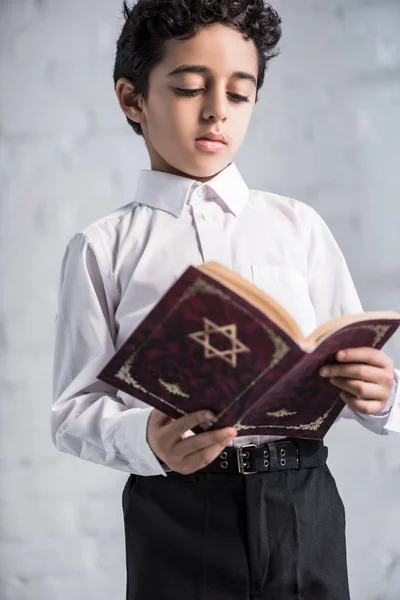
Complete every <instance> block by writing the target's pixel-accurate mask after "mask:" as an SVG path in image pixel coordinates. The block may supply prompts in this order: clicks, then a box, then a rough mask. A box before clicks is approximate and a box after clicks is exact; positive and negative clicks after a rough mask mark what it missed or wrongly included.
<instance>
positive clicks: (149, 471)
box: [113, 407, 167, 477]
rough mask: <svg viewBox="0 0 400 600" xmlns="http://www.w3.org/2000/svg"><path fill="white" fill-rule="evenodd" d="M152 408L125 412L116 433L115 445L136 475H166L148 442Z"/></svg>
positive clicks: (132, 409)
mask: <svg viewBox="0 0 400 600" xmlns="http://www.w3.org/2000/svg"><path fill="white" fill-rule="evenodd" d="M152 410H153V408H152V407H150V408H131V409H128V410H126V411H124V412H123V413H122V415H121V418H120V419H119V421H118V425H117V427H116V429H115V432H114V440H113V444H114V447H115V448H116V449H117V451H118V452H119V453H120V454H122V455H123V456H124V457H125V458H126V460H127V461H128V462H129V466H130V469H131V473H134V474H135V475H144V476H150V475H164V476H165V477H166V476H167V474H166V472H165V470H164V469H163V467H162V466H161V463H160V461H159V460H158V458H157V457H156V455H155V454H154V452H153V451H152V449H151V448H150V446H149V443H148V441H147V423H148V420H149V417H150V413H151V411H152Z"/></svg>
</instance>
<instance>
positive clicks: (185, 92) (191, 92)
mask: <svg viewBox="0 0 400 600" xmlns="http://www.w3.org/2000/svg"><path fill="white" fill-rule="evenodd" d="M175 92H177V94H179V95H180V96H192V97H193V96H197V95H198V94H199V93H200V92H201V90H187V89H185V88H175Z"/></svg>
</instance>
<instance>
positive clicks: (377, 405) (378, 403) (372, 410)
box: [340, 392, 385, 415]
mask: <svg viewBox="0 0 400 600" xmlns="http://www.w3.org/2000/svg"><path fill="white" fill-rule="evenodd" d="M340 396H341V398H342V399H343V401H344V402H346V404H347V405H348V406H349V407H350V408H352V409H353V410H355V411H356V412H359V413H363V414H369V415H376V414H378V413H380V412H382V411H383V410H384V408H385V402H384V401H383V400H363V399H360V398H354V396H352V395H351V394H348V393H347V392H342V393H341V394H340Z"/></svg>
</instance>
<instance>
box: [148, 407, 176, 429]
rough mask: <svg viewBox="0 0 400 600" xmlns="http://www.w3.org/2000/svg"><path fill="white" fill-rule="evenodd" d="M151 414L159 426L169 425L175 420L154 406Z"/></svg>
mask: <svg viewBox="0 0 400 600" xmlns="http://www.w3.org/2000/svg"><path fill="white" fill-rule="evenodd" d="M151 415H152V420H153V422H154V423H155V424H156V425H157V426H158V427H164V426H165V425H167V424H168V423H170V422H171V421H174V420H175V419H173V418H172V417H170V416H168V415H166V414H165V413H163V412H161V411H160V410H158V409H157V408H153V410H152V412H151Z"/></svg>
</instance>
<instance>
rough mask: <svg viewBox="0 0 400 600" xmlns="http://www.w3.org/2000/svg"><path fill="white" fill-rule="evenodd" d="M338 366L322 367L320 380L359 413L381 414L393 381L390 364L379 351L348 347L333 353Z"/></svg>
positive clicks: (392, 371) (388, 359) (387, 358)
mask: <svg viewBox="0 0 400 600" xmlns="http://www.w3.org/2000/svg"><path fill="white" fill-rule="evenodd" d="M336 359H337V360H338V361H339V362H340V363H342V364H339V365H338V364H335V365H326V366H325V367H322V369H320V375H322V377H330V381H331V383H332V384H333V385H335V386H336V387H338V388H339V389H341V390H343V391H342V393H341V394H340V395H341V397H342V399H343V400H344V401H345V402H346V404H348V405H349V406H350V407H351V408H353V409H354V410H356V411H357V412H359V413H366V414H370V415H374V414H377V413H379V412H381V411H382V410H383V409H384V408H385V405H386V403H387V401H388V399H389V396H390V392H391V389H392V385H393V381H394V365H393V361H392V359H391V358H389V357H388V356H387V355H386V354H385V353H384V352H382V350H376V348H349V349H347V350H341V351H340V352H338V353H337V355H336Z"/></svg>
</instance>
